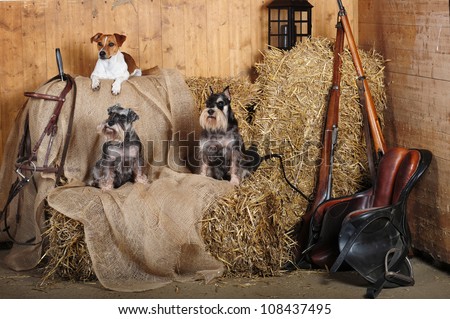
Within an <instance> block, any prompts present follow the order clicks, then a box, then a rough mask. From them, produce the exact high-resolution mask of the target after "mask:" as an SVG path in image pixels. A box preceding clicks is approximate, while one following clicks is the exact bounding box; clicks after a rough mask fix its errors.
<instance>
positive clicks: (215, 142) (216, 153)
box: [200, 86, 260, 185]
mask: <svg viewBox="0 0 450 319" xmlns="http://www.w3.org/2000/svg"><path fill="white" fill-rule="evenodd" d="M210 93H211V94H210V96H209V97H208V99H207V101H206V108H205V109H204V110H203V111H202V113H201V114H200V126H201V127H202V132H201V135H200V161H201V164H200V174H201V175H204V176H209V177H212V178H214V179H218V180H228V181H230V182H231V183H232V184H234V185H239V184H240V182H241V181H242V179H244V178H245V177H246V176H247V175H249V174H250V173H251V172H253V171H254V170H255V169H256V168H257V166H258V165H259V162H260V157H259V155H258V153H257V152H256V151H255V150H252V149H251V148H250V149H249V150H246V149H245V147H244V141H243V139H242V136H241V134H240V133H239V127H238V121H237V119H236V117H235V116H234V113H233V111H232V109H231V95H230V89H229V87H228V86H227V87H226V88H225V89H224V90H223V92H220V93H214V91H213V89H212V88H210Z"/></svg>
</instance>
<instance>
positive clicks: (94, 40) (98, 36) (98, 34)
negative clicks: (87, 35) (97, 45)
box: [91, 32, 103, 43]
mask: <svg viewBox="0 0 450 319" xmlns="http://www.w3.org/2000/svg"><path fill="white" fill-rule="evenodd" d="M102 35H103V33H100V32H99V33H97V34H96V35H94V36H93V37H92V38H91V43H94V42H97V41H98V39H100V37H101V36H102Z"/></svg>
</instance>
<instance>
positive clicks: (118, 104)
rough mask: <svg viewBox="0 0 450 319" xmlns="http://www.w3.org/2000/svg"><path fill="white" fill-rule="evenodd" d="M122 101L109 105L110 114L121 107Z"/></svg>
mask: <svg viewBox="0 0 450 319" xmlns="http://www.w3.org/2000/svg"><path fill="white" fill-rule="evenodd" d="M120 107H121V106H120V103H117V104H114V105H113V106H110V107H108V115H111V113H112V112H116V111H117V109H118V108H120Z"/></svg>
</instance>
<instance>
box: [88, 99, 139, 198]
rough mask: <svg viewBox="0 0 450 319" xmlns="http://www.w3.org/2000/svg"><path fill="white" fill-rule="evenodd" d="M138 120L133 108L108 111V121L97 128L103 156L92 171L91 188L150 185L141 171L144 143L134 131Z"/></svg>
mask: <svg viewBox="0 0 450 319" xmlns="http://www.w3.org/2000/svg"><path fill="white" fill-rule="evenodd" d="M138 119H139V116H138V115H137V114H136V113H135V112H134V111H133V110H132V109H124V108H122V107H121V106H120V104H116V105H113V106H111V107H109V108H108V118H107V119H106V120H105V121H103V122H102V123H101V124H100V125H99V126H98V127H97V129H98V131H99V133H100V134H102V135H103V136H104V137H105V142H104V143H103V146H102V156H101V158H100V159H99V160H98V161H97V162H96V164H95V166H94V168H93V170H92V180H91V182H90V183H89V184H90V185H91V186H94V187H98V188H101V189H112V188H118V187H120V186H122V185H123V184H125V183H127V182H139V183H144V184H145V183H147V176H146V175H145V174H144V173H143V171H142V170H143V168H144V157H143V153H142V144H141V141H140V139H139V136H138V135H137V133H136V131H135V130H134V128H133V122H135V121H137V120H138Z"/></svg>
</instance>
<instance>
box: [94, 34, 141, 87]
mask: <svg viewBox="0 0 450 319" xmlns="http://www.w3.org/2000/svg"><path fill="white" fill-rule="evenodd" d="M126 38H127V37H126V36H125V35H122V34H118V33H114V34H103V33H97V34H96V35H94V36H93V37H92V38H91V42H92V43H94V42H95V43H96V45H97V49H98V60H97V64H96V65H95V68H94V71H93V72H92V74H91V81H92V90H94V91H96V90H99V89H100V80H101V79H109V80H114V82H113V84H112V89H111V93H112V94H114V95H118V94H119V93H120V90H121V86H122V82H123V81H126V80H128V78H129V77H130V76H141V75H142V71H141V69H139V68H138V66H137V65H136V62H135V61H134V59H133V57H132V56H131V55H129V54H128V53H125V52H121V51H120V47H121V46H122V44H123V43H124V42H125V40H126Z"/></svg>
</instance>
